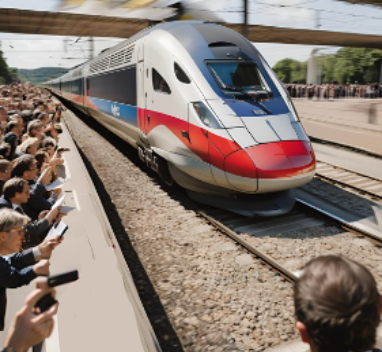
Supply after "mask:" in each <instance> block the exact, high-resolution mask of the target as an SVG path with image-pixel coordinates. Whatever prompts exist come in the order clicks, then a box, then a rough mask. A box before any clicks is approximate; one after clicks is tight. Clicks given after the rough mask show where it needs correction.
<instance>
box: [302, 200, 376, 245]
mask: <svg viewBox="0 0 382 352" xmlns="http://www.w3.org/2000/svg"><path fill="white" fill-rule="evenodd" d="M296 202H299V203H301V204H303V205H304V206H306V207H308V208H310V209H313V210H314V211H316V212H318V213H320V214H322V215H325V216H327V217H328V218H329V219H331V220H334V221H335V222H337V223H339V224H340V226H341V227H342V228H344V229H346V230H348V231H351V232H355V233H357V234H360V235H363V236H367V237H370V238H372V239H374V240H377V241H378V242H381V243H382V235H380V233H382V231H381V230H379V229H377V228H371V227H368V226H366V225H364V224H361V223H359V222H358V224H356V223H350V222H349V221H347V220H345V219H343V218H342V217H340V216H338V215H334V214H332V213H330V212H328V211H326V210H325V209H322V208H319V207H317V206H315V205H313V204H310V203H308V202H306V201H304V200H303V199H300V198H296Z"/></svg>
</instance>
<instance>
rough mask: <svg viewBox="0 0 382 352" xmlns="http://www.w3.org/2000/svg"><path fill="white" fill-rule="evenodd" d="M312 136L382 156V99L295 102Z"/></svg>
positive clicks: (300, 100) (306, 100)
mask: <svg viewBox="0 0 382 352" xmlns="http://www.w3.org/2000/svg"><path fill="white" fill-rule="evenodd" d="M293 103H294V105H295V107H296V110H297V112H298V114H299V116H300V118H301V121H302V123H303V125H304V128H305V130H306V132H307V133H308V135H309V136H311V137H316V138H319V139H324V140H328V141H331V142H335V143H340V144H345V145H349V146H353V147H357V148H359V149H363V150H365V151H369V152H372V153H376V154H380V155H382V143H381V137H382V101H381V99H336V100H309V99H305V98H300V99H293Z"/></svg>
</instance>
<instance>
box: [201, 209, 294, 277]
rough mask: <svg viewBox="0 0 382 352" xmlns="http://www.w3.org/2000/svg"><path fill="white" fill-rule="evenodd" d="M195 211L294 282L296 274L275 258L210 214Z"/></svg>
mask: <svg viewBox="0 0 382 352" xmlns="http://www.w3.org/2000/svg"><path fill="white" fill-rule="evenodd" d="M197 213H198V214H199V215H200V216H202V217H203V218H205V219H206V220H207V221H208V222H210V223H211V224H212V225H213V226H215V227H216V228H218V229H219V230H220V231H221V232H223V233H224V234H226V235H227V236H229V237H230V238H232V239H233V240H234V241H235V242H237V243H239V244H240V245H241V246H242V247H244V248H245V249H247V250H248V251H249V252H251V253H252V254H254V255H256V256H257V257H259V258H261V259H262V260H264V261H265V262H266V263H267V264H269V265H270V266H271V267H273V268H275V269H276V270H277V271H279V272H280V273H281V274H282V275H283V276H284V278H285V279H287V280H288V281H289V282H291V283H294V282H296V280H297V279H298V277H297V275H295V274H294V273H292V272H291V271H289V270H288V269H286V268H285V267H283V266H282V265H281V264H280V263H278V262H277V261H276V260H274V259H273V258H271V257H270V256H268V255H267V254H265V253H263V252H261V251H259V250H258V249H256V248H255V247H253V246H252V245H250V244H249V243H248V242H247V241H245V240H243V239H242V238H241V237H240V235H238V234H237V233H235V232H234V231H232V230H231V229H230V228H228V227H227V226H225V225H224V224H222V223H221V222H219V221H217V220H215V219H214V218H212V217H211V216H209V215H207V214H206V213H205V212H203V211H201V210H197Z"/></svg>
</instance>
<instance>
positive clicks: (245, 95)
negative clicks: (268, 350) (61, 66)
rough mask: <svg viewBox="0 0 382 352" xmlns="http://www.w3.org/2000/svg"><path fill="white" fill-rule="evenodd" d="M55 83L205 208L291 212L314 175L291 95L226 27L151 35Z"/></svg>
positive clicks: (199, 26)
mask: <svg viewBox="0 0 382 352" xmlns="http://www.w3.org/2000/svg"><path fill="white" fill-rule="evenodd" d="M49 85H50V87H51V88H52V89H53V90H54V91H56V92H57V93H58V94H60V95H62V97H63V98H65V99H67V100H69V101H71V102H73V103H74V104H75V105H76V106H77V107H78V108H80V109H81V110H83V111H84V112H86V113H87V114H89V115H91V116H93V117H94V118H95V119H97V120H98V121H99V122H100V123H102V124H103V125H105V126H106V127H107V128H108V129H110V130H111V131H113V132H114V133H115V134H117V135H118V136H120V137H122V138H123V139H125V140H126V141H128V142H129V143H130V144H131V145H133V146H134V147H135V148H137V149H138V150H139V153H140V157H141V159H142V160H144V161H145V162H147V164H148V165H150V166H151V167H152V168H153V169H155V170H156V171H158V172H159V173H160V174H161V175H162V176H163V178H164V179H165V180H166V181H172V180H175V181H176V182H177V183H178V184H179V185H180V186H182V187H183V188H185V189H186V190H187V191H188V193H189V195H190V196H191V197H192V198H194V199H196V200H199V201H201V202H205V203H209V204H212V205H215V206H220V207H223V208H226V209H230V210H233V211H237V212H240V213H242V214H246V215H256V214H257V215H259V214H260V215H275V214H281V213H284V212H286V211H289V210H290V208H291V207H292V206H293V202H294V200H293V196H292V195H291V193H290V190H291V189H293V188H295V187H299V186H301V185H303V184H305V183H307V182H308V181H309V180H311V178H312V177H313V175H314V170H315V157H314V153H313V150H312V148H311V145H310V142H309V139H308V137H307V135H306V133H305V131H304V129H303V127H302V125H301V123H300V121H299V119H298V117H297V115H296V112H295V110H294V108H293V105H292V103H291V101H290V98H289V97H288V95H287V93H286V91H285V89H284V87H283V86H282V84H281V83H280V82H279V80H278V79H277V77H276V76H275V74H274V73H273V71H272V70H271V69H270V68H269V66H268V65H267V63H266V62H265V60H264V59H263V58H262V56H261V55H260V54H259V52H258V51H257V50H256V48H255V47H254V46H253V45H252V44H251V43H250V42H249V41H247V40H246V39H245V38H243V37H242V36H241V35H239V34H238V33H236V32H234V31H232V30H230V29H228V28H225V27H223V26H220V25H216V24H211V23H203V22H171V23H164V24H160V25H157V26H155V27H151V28H149V29H147V30H145V31H143V32H140V33H138V34H137V35H135V36H134V37H132V38H130V39H129V40H127V41H124V42H122V43H120V44H119V45H117V46H116V47H114V48H112V49H108V50H107V51H105V52H104V53H102V54H101V55H99V57H97V58H95V59H94V60H92V61H89V62H87V63H86V64H84V65H83V66H81V67H78V68H75V69H74V70H72V71H70V72H68V73H67V74H66V75H64V76H62V77H60V78H58V79H56V80H53V81H51V82H49ZM261 194H265V195H263V196H261Z"/></svg>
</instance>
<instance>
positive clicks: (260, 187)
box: [225, 141, 316, 193]
mask: <svg viewBox="0 0 382 352" xmlns="http://www.w3.org/2000/svg"><path fill="white" fill-rule="evenodd" d="M315 163H316V162H315V156H314V152H313V150H312V148H311V146H310V143H309V142H307V141H279V142H272V143H264V144H258V145H255V146H252V147H248V148H245V149H241V150H239V151H237V152H235V153H232V154H231V155H229V156H228V157H227V158H226V160H225V171H226V177H227V181H228V182H229V183H230V185H231V186H232V187H234V188H236V189H237V190H239V191H241V192H250V193H254V192H256V193H264V192H276V191H282V190H286V189H290V188H294V187H299V186H301V185H303V184H305V183H307V182H309V181H310V180H311V178H312V177H313V175H314V169H315Z"/></svg>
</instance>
